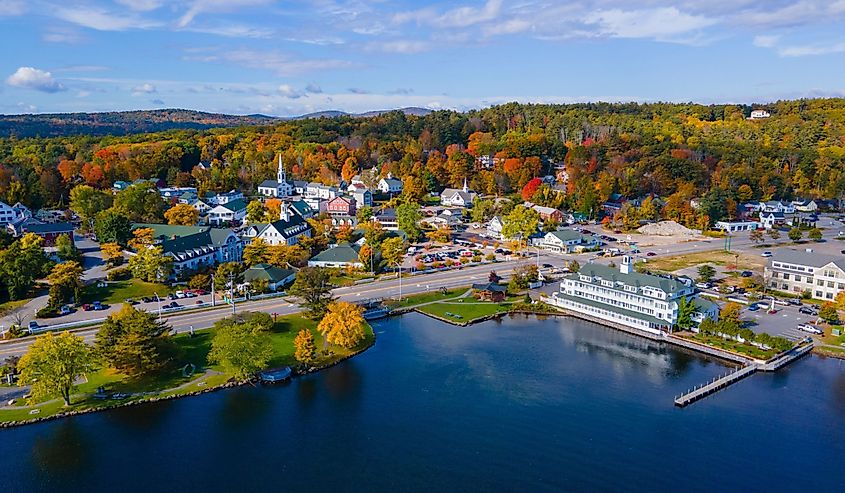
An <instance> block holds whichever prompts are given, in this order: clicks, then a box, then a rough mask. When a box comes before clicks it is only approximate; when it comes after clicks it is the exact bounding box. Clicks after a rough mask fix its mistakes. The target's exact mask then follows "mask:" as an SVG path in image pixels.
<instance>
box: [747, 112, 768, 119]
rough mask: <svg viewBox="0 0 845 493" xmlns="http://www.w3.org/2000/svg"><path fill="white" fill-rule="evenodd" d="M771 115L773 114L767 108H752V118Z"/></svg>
mask: <svg viewBox="0 0 845 493" xmlns="http://www.w3.org/2000/svg"><path fill="white" fill-rule="evenodd" d="M770 116H772V114H771V113H769V112H768V111H766V110H751V119H752V120H759V119H761V118H768V117H770Z"/></svg>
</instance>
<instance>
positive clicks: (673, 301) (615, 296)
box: [550, 255, 713, 336]
mask: <svg viewBox="0 0 845 493" xmlns="http://www.w3.org/2000/svg"><path fill="white" fill-rule="evenodd" d="M696 297H697V293H696V291H695V288H694V287H692V286H690V285H688V284H686V283H683V282H681V281H679V280H677V279H672V278H665V277H659V276H655V275H650V274H641V273H637V272H634V269H633V266H632V264H631V258H630V257H629V256H627V255H626V256H624V257H622V263H621V265H620V266H619V269H618V270H617V269H615V268H613V267H609V266H606V265H600V264H587V265H583V266H581V269H580V270H579V271H578V272H576V273H572V274H570V275H568V276H566V277H565V278H564V280H563V282H561V283H560V291H559V292H556V293H554V294H553V295H552V298H551V300H550V303H551V304H553V305H555V306H558V307H560V308H563V309H565V310H566V311H567V312H569V313H572V314H574V315H580V316H583V317H585V318H588V319H598V320H604V321H607V322H610V323H612V324H618V325H623V326H626V327H631V328H634V329H638V330H641V331H643V332H647V333H650V334H654V335H658V336H662V335H663V334H664V333H666V332H668V331H670V330H671V328H672V326H673V325H675V324H676V323H677V322H678V304H679V302H680V300H681V298H685V299H687V300H690V301H693V300H695V298H696ZM705 310H707V308H705ZM709 310H710V312H709V314H710V315H711V316H712V315H713V309H712V307H711V308H709Z"/></svg>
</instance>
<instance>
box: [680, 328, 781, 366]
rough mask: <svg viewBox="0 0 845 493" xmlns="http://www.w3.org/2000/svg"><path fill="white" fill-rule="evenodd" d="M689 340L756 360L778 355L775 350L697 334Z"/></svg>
mask: <svg viewBox="0 0 845 493" xmlns="http://www.w3.org/2000/svg"><path fill="white" fill-rule="evenodd" d="M689 339H693V340H695V341H697V342H700V343H703V344H706V345H708V346H712V347H716V348H719V349H725V350H727V351H732V352H735V353H739V354H744V355H746V356H751V357H752V358H756V359H762V360H766V359H769V358H771V357H772V356H774V355H775V354H777V351H775V350H769V351H763V350H762V349H760V348H758V347H756V346H752V345H751V344H743V343H740V342H737V341H731V340H727V339H723V338H721V337H717V336H713V335H705V334H695V335H694V336H692V337H689Z"/></svg>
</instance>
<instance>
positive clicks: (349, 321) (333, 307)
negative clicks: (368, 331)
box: [317, 301, 366, 349]
mask: <svg viewBox="0 0 845 493" xmlns="http://www.w3.org/2000/svg"><path fill="white" fill-rule="evenodd" d="M317 330H318V331H319V332H320V333H321V334H322V335H323V338H324V339H325V341H326V342H328V343H329V344H334V345H336V346H340V347H343V348H346V349H352V348H354V347H355V346H357V345H358V344H359V343H360V342H361V341H363V340H364V337H366V335H365V332H364V310H363V308H361V307H360V306H358V305H354V304H352V303H348V302H346V301H337V302H334V303H331V304H330V305H329V306H328V309H327V311H326V314H325V316H323V319H322V320H321V321H320V324H319V325H318V326H317Z"/></svg>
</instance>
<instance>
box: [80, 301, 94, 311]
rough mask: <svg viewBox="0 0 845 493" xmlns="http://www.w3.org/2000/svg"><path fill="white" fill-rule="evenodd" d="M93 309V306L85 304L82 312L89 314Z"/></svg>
mask: <svg viewBox="0 0 845 493" xmlns="http://www.w3.org/2000/svg"><path fill="white" fill-rule="evenodd" d="M93 309H94V306H93V305H89V304H88V303H85V304H84V305H82V310H84V311H86V312H90V311H91V310H93Z"/></svg>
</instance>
